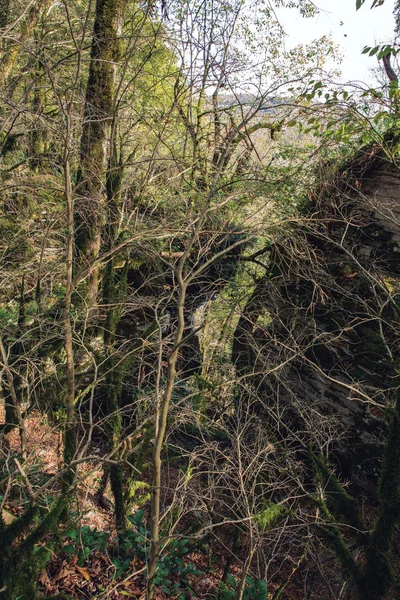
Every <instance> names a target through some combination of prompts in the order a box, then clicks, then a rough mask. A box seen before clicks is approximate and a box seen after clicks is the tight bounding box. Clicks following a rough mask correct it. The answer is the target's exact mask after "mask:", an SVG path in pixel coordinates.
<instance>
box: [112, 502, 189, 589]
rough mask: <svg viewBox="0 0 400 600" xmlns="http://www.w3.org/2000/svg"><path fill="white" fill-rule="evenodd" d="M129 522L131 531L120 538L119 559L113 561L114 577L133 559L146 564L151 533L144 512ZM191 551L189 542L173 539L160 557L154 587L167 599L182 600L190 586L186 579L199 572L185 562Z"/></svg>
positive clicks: (132, 517) (138, 513)
mask: <svg viewBox="0 0 400 600" xmlns="http://www.w3.org/2000/svg"><path fill="white" fill-rule="evenodd" d="M128 520H129V521H130V523H131V524H132V525H133V529H131V530H126V531H125V532H124V533H123V534H122V536H121V540H120V547H121V556H120V557H116V558H114V559H113V564H114V566H115V567H116V574H115V576H116V577H119V576H120V575H122V574H123V573H124V572H125V571H126V570H127V569H128V568H129V565H130V562H131V560H132V559H133V557H137V558H139V559H140V560H141V561H142V562H144V563H145V562H147V559H148V555H149V550H150V532H149V530H148V528H147V525H146V523H145V521H144V510H137V511H136V512H135V513H134V514H133V515H130V516H129V517H128ZM190 551H191V550H190V546H189V542H188V540H186V539H178V540H172V541H171V542H170V543H168V544H167V546H166V548H165V550H164V552H163V553H162V555H161V556H160V558H159V561H158V565H157V572H156V577H155V585H156V586H157V587H159V588H160V589H161V590H162V591H163V592H164V593H165V594H168V596H169V597H179V598H181V600H184V599H185V598H186V594H187V588H188V587H189V581H188V576H190V575H200V573H201V571H199V570H198V569H196V567H195V566H194V565H193V564H192V563H190V562H189V563H187V561H186V560H185V557H186V556H187V555H188V554H189V553H190Z"/></svg>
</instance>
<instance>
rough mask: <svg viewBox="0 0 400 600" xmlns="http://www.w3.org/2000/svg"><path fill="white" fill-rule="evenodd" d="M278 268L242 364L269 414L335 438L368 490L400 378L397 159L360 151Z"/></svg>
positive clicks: (305, 431)
mask: <svg viewBox="0 0 400 600" xmlns="http://www.w3.org/2000/svg"><path fill="white" fill-rule="evenodd" d="M270 264H271V268H270V271H269V272H268V273H266V274H265V276H264V277H263V278H262V279H260V280H259V282H258V284H257V286H256V289H255V291H254V293H253V296H252V298H251V300H250V301H249V303H248V304H247V306H246V308H245V309H244V311H243V314H242V317H241V319H240V322H239V324H238V327H237V330H236V332H235V340H234V345H233V360H234V362H235V363H236V365H237V369H238V371H239V373H247V374H248V373H249V372H253V374H254V375H253V378H252V380H253V383H254V384H255V385H256V389H257V390H258V393H259V397H260V399H261V403H262V404H263V407H264V408H263V410H261V412H262V413H263V414H264V415H265V416H267V417H268V415H269V414H272V413H274V411H275V412H276V410H277V407H279V411H280V413H281V418H282V420H283V423H284V425H285V428H286V434H285V435H288V432H291V433H292V435H293V436H294V438H295V439H296V440H297V442H298V443H299V444H300V445H309V444H312V445H313V444H318V445H319V446H323V445H324V443H325V444H330V445H331V447H333V448H334V454H335V456H336V459H337V462H338V464H339V466H340V468H341V470H342V474H343V475H344V476H346V477H350V478H351V479H352V480H353V482H355V483H356V484H358V485H359V486H360V487H362V488H367V489H368V490H369V491H371V489H373V483H374V479H375V478H376V474H377V472H378V469H377V466H378V463H379V458H380V454H381V449H382V444H383V443H384V438H385V425H384V418H383V417H384V408H385V406H387V404H388V403H390V402H391V401H392V399H393V395H394V388H395V387H396V386H397V385H398V381H397V370H398V369H397V364H398V360H399V345H400V335H399V334H400V313H399V309H398V305H399V303H400V281H399V276H400V170H399V167H398V165H397V164H396V163H395V162H394V161H393V160H390V159H389V158H388V157H387V156H385V155H384V153H383V152H382V151H381V150H379V149H378V148H375V147H370V148H368V149H366V150H364V151H362V152H360V153H359V155H357V156H356V157H355V158H354V159H353V160H352V161H351V162H349V163H348V164H346V165H344V166H343V168H342V169H341V170H340V171H339V172H337V173H336V174H335V175H334V176H333V177H332V178H331V179H330V180H329V181H328V182H327V183H324V185H323V186H322V187H321V188H320V189H319V190H318V191H317V192H316V193H315V195H314V197H313V198H312V199H311V201H310V205H309V207H308V210H307V215H306V217H305V218H304V219H303V220H301V221H300V222H299V224H298V225H296V227H295V228H294V229H293V232H292V234H291V236H290V238H288V239H285V240H282V241H280V242H277V243H275V244H274V245H273V247H272V248H271V250H270ZM265 311H267V313H268V315H269V317H270V320H269V321H268V320H267V319H266V318H265V316H264V318H261V317H262V315H263V314H264V315H265ZM275 421H276V420H275Z"/></svg>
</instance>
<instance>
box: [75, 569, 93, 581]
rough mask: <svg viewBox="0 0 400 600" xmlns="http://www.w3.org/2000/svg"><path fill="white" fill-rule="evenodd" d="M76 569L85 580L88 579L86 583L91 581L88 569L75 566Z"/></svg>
mask: <svg viewBox="0 0 400 600" xmlns="http://www.w3.org/2000/svg"><path fill="white" fill-rule="evenodd" d="M75 568H76V570H77V571H79V573H80V574H81V575H83V576H84V578H85V579H86V581H90V575H89V573H88V572H87V571H86V569H82V567H78V565H75Z"/></svg>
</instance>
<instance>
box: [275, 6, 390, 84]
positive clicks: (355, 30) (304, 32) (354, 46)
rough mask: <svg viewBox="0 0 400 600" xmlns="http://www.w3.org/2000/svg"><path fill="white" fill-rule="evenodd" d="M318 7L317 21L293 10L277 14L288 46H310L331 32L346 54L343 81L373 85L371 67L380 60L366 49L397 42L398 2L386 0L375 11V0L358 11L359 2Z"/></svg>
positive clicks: (342, 66) (342, 69)
mask: <svg viewBox="0 0 400 600" xmlns="http://www.w3.org/2000/svg"><path fill="white" fill-rule="evenodd" d="M315 4H316V5H317V6H318V7H319V8H320V9H321V13H320V14H319V15H318V16H317V17H315V18H313V19H303V18H301V17H299V16H297V15H295V11H292V10H287V9H280V10H279V11H277V16H278V17H279V20H280V22H281V24H282V25H283V27H284V29H285V31H286V33H287V34H288V38H287V46H288V47H292V46H295V45H296V44H300V43H307V42H310V41H311V40H313V39H316V38H318V37H320V36H321V35H325V34H328V33H331V34H332V37H333V40H334V42H335V43H337V44H339V46H340V48H341V52H342V54H343V55H344V60H343V62H342V64H341V65H340V69H341V71H342V78H343V80H345V81H363V82H366V83H368V82H372V80H373V76H372V74H371V73H369V68H370V67H375V66H376V65H377V59H376V57H375V56H374V57H368V56H367V55H363V54H361V52H362V49H363V48H364V47H365V46H372V47H373V46H375V45H377V44H379V43H381V42H391V41H392V40H393V29H394V18H393V8H394V5H395V2H394V0H386V1H385V4H384V5H383V6H379V7H376V8H373V9H371V8H370V6H371V4H372V0H366V2H365V4H364V5H363V6H362V7H361V8H360V9H359V10H358V11H356V0H315ZM341 23H343V25H341Z"/></svg>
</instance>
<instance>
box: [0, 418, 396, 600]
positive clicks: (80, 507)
mask: <svg viewBox="0 0 400 600" xmlns="http://www.w3.org/2000/svg"><path fill="white" fill-rule="evenodd" d="M3 420H4V415H3V413H2V411H1V408H0V422H2V421H3ZM26 431H27V441H28V453H29V456H28V460H27V463H26V471H27V472H29V477H30V478H32V483H35V481H34V480H35V479H36V483H37V484H38V485H40V482H41V481H43V479H46V478H48V477H51V476H53V475H55V474H56V473H57V472H58V470H59V468H60V465H61V462H60V461H61V456H62V441H61V439H60V436H59V434H58V433H57V431H56V428H55V427H54V426H52V425H51V423H50V422H49V421H48V419H47V418H46V417H45V416H43V415H42V414H41V413H40V412H39V411H33V412H32V413H31V414H30V415H29V416H28V418H27V419H26ZM6 447H7V453H8V456H10V457H11V456H16V455H18V453H19V451H20V440H19V435H18V431H17V429H15V430H13V431H12V432H11V433H9V434H8V436H7V440H6ZM4 457H5V455H4V454H3V456H1V457H0V458H1V460H4ZM174 468H176V467H171V466H169V467H168V469H169V473H168V474H164V477H167V478H168V480H169V485H171V483H172V485H173V482H174V479H176V477H175V475H176V474H174V473H173V472H171V469H174ZM148 475H149V478H150V474H148ZM101 476H102V468H101V465H100V463H99V464H98V465H97V466H93V465H91V466H90V467H89V466H83V467H81V472H80V484H79V486H78V489H77V494H76V506H75V507H74V509H75V519H74V526H73V528H72V529H70V530H69V531H62V532H61V531H60V539H61V540H62V542H61V543H62V545H63V546H62V547H63V551H62V552H59V553H58V554H57V555H55V554H54V553H53V554H52V556H51V558H50V561H49V562H48V564H47V566H46V568H45V569H44V570H43V571H42V572H41V574H40V576H39V584H40V589H41V593H42V594H43V597H46V596H48V595H52V594H57V593H59V592H65V593H68V594H70V595H71V596H72V597H74V598H76V599H77V600H84V599H85V600H86V599H90V598H96V599H99V600H101V599H110V600H122V599H126V598H136V599H138V600H143V599H144V598H145V589H146V588H145V576H144V571H145V567H146V565H145V562H143V561H142V560H140V559H139V558H138V557H137V556H133V557H132V558H131V559H130V560H128V563H123V562H121V561H119V560H118V558H117V557H118V546H117V542H116V531H115V527H114V523H113V510H112V501H111V498H112V496H111V492H110V489H109V485H108V486H107V488H106V490H105V494H104V499H105V502H103V503H102V506H101V507H100V506H99V503H98V500H97V499H96V490H97V489H98V486H99V482H100V480H101ZM20 484H21V486H22V485H23V482H22V481H21V482H20ZM18 487H19V482H18V479H17V480H16V483H15V485H14V486H13V488H14V489H12V491H11V493H10V494H9V496H8V497H7V498H6V499H5V502H4V506H3V515H4V517H5V520H6V521H10V520H13V519H14V518H15V517H17V516H18V515H20V514H21V513H22V511H23V500H22V497H23V495H22V492H21V491H20V490H19V489H18ZM135 508H136V510H137V509H139V507H138V506H137V507H133V511H134V510H135ZM143 508H144V511H145V513H146V512H148V506H147V505H145V506H144V507H143ZM364 510H367V511H368V510H370V511H371V520H372V518H373V509H372V508H368V507H365V509H364ZM223 535H224V534H223V532H222V533H221V536H222V537H221V540H220V541H218V540H216V541H214V542H213V543H212V547H211V548H208V551H207V552H202V551H196V552H191V553H188V554H186V555H185V556H184V563H185V566H187V565H189V564H191V565H193V568H194V574H189V575H187V583H188V585H187V587H186V588H185V592H186V595H185V597H184V598H185V600H194V599H196V598H200V599H202V598H204V599H208V600H216V599H217V598H219V589H220V581H221V578H222V576H223V572H224V566H225V564H226V562H227V560H228V557H229V549H228V547H229V542H228V541H226V543H224V540H223ZM105 540H107V543H105ZM395 555H396V556H395V558H396V560H395V562H396V565H397V566H398V567H399V568H400V540H397V542H396V545H395ZM288 558H290V560H286V561H285V563H284V564H282V566H281V568H278V569H277V571H278V576H276V577H275V580H273V581H272V582H268V592H269V595H268V598H266V599H265V600H277V599H278V598H279V600H337V598H338V597H339V594H340V591H339V590H340V586H341V584H340V581H341V578H340V567H339V566H338V565H337V563H336V562H335V561H334V560H333V558H332V556H329V554H326V555H324V556H320V557H318V558H317V560H316V561H315V560H314V564H313V563H312V562H310V561H308V564H303V563H301V560H300V557H296V556H293V557H288ZM316 563H319V564H316ZM241 567H242V561H240V556H239V557H238V558H237V559H236V560H234V561H233V562H232V563H231V566H230V573H231V574H232V576H233V577H234V578H235V579H236V580H239V579H240V573H241ZM278 567H279V566H278ZM172 579H175V580H176V583H177V586H178V587H179V572H178V571H176V570H175V571H174V573H173V574H172ZM285 584H286V585H285ZM161 587H162V586H161ZM279 590H281V591H279ZM181 591H182V588H181ZM180 593H181V592H180ZM257 597H258V596H257ZM156 598H157V600H169V599H171V600H178V598H179V600H181V599H183V596H180V595H179V593H177V594H173V595H171V594H168V593H166V592H165V591H164V590H163V589H161V588H158V589H157V596H156Z"/></svg>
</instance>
